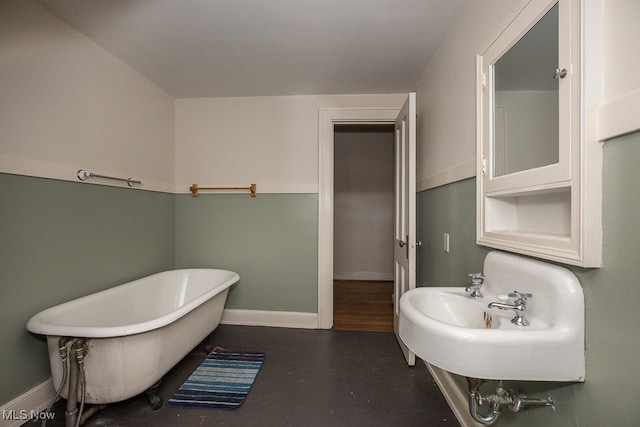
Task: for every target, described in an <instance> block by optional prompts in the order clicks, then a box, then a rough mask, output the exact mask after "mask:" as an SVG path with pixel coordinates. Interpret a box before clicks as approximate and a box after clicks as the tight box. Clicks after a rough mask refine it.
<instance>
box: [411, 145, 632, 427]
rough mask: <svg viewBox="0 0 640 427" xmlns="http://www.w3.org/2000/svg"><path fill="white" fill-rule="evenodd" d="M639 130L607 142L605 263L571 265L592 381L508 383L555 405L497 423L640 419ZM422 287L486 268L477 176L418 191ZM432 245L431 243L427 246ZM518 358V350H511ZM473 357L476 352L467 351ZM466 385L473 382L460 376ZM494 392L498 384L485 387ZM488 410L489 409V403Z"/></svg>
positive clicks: (587, 426)
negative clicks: (478, 229) (478, 232)
mask: <svg viewBox="0 0 640 427" xmlns="http://www.w3.org/2000/svg"><path fill="white" fill-rule="evenodd" d="M638 159H640V133H635V134H631V135H627V136H623V137H620V138H616V139H614V140H611V141H608V142H606V143H605V145H604V168H603V233H604V238H603V246H604V248H603V264H604V266H603V267H602V268H601V269H582V268H578V267H568V268H570V269H571V270H572V271H573V272H574V273H575V274H576V275H577V276H578V277H579V279H580V281H581V283H582V286H583V289H584V294H585V303H586V349H587V350H586V359H587V380H586V382H585V383H578V384H574V383H532V382H523V383H507V385H508V386H509V387H513V388H521V389H523V390H524V391H525V392H526V393H527V394H529V395H531V396H547V395H550V396H551V397H552V398H553V399H554V401H555V403H556V410H555V411H554V410H552V409H549V408H541V409H533V410H526V411H522V412H520V413H517V414H513V413H511V412H509V411H508V410H505V411H503V414H502V415H501V416H500V418H499V419H498V421H497V422H496V424H494V425H497V426H522V427H525V426H526V427H538V426H543V425H544V426H563V427H564V426H576V427H591V426H593V427H600V426H612V427H613V426H616V427H617V426H637V425H640V405H638V399H639V397H640V369H638V355H640V334H639V333H638V328H639V325H640V308H639V307H640V278H639V274H638V266H637V264H638V263H639V262H640V191H638V183H639V182H640V168H639V167H638ZM444 232H449V233H451V252H450V253H449V254H445V253H444V252H443V251H442V233H444ZM418 238H419V239H421V240H422V242H423V249H421V251H420V252H419V254H418V284H419V285H420V286H440V285H445V286H449V285H457V286H459V285H460V284H463V283H466V282H467V280H468V278H467V277H466V274H467V273H468V272H471V271H481V267H482V261H483V259H484V256H485V255H486V253H487V250H486V249H484V248H481V247H479V246H477V245H475V179H469V180H465V181H461V182H458V183H454V184H450V185H447V186H443V187H439V188H435V189H432V190H429V191H425V192H422V193H419V195H418ZM425 243H426V244H425ZM511 356H512V357H514V358H517V357H518V355H517V354H513V355H511ZM468 357H469V358H473V355H472V354H469V355H468ZM456 381H457V382H458V384H459V385H461V386H462V387H463V388H464V390H466V381H465V380H464V379H463V378H462V377H456ZM482 390H483V392H486V393H493V392H494V391H495V382H491V383H488V384H486V385H485V386H483V388H482ZM484 409H485V410H486V408H484Z"/></svg>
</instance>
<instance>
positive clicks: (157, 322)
mask: <svg viewBox="0 0 640 427" xmlns="http://www.w3.org/2000/svg"><path fill="white" fill-rule="evenodd" d="M238 280H239V276H238V275H237V274H236V273H234V272H232V271H226V270H216V269H187V270H172V271H165V272H162V273H158V274H154V275H152V276H148V277H144V278H142V279H138V280H135V281H132V282H129V283H125V284H123V285H120V286H116V287H114V288H111V289H107V290H104V291H101V292H97V293H94V294H91V295H88V296H85V297H82V298H79V299H76V300H73V301H69V302H66V303H63V304H60V305H57V306H55V307H52V308H49V309H47V310H44V311H42V312H40V313H38V314H36V315H35V316H33V317H32V318H31V319H30V320H29V322H28V323H27V329H28V330H29V331H31V332H33V333H36V334H42V335H46V336H47V345H48V349H49V360H50V364H51V376H52V380H53V384H54V386H55V387H58V386H59V385H60V383H61V382H62V381H63V378H64V379H65V380H67V378H66V371H65V369H63V362H62V361H61V355H60V352H59V343H60V342H61V341H60V339H61V338H63V341H66V340H65V338H70V340H68V341H72V340H74V339H76V338H78V339H86V341H84V340H82V341H81V342H82V344H81V345H82V346H83V348H84V351H85V352H86V354H85V355H84V359H83V364H84V368H83V369H84V372H83V374H84V393H83V395H84V402H86V403H91V404H106V403H112V402H119V401H122V400H126V399H128V398H130V397H133V396H136V395H138V394H140V393H142V392H144V391H146V390H147V389H149V388H150V387H152V386H153V385H154V384H156V383H157V382H158V381H159V380H160V379H161V378H162V376H163V375H164V374H165V373H167V372H168V371H169V370H170V369H171V368H172V367H173V366H175V365H176V364H177V363H178V362H179V361H180V360H181V359H182V358H183V357H184V356H185V355H186V354H187V353H188V352H189V351H191V350H192V349H193V348H194V347H195V346H196V345H197V344H198V343H200V342H201V341H202V340H204V338H205V337H206V336H207V335H209V334H210V333H211V332H212V331H213V330H214V329H215V328H216V327H217V326H218V324H219V323H220V318H221V317H222V311H223V309H224V305H225V302H226V298H227V293H228V292H229V287H230V286H231V285H233V284H234V283H236V282H237V281H238ZM76 342H78V341H77V340H76ZM71 357H72V355H71V354H69V358H71ZM63 374H64V375H63ZM67 388H68V387H67V386H65V387H63V389H62V393H61V396H62V397H64V398H67V391H68V390H67Z"/></svg>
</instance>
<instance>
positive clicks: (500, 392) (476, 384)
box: [467, 377, 555, 425]
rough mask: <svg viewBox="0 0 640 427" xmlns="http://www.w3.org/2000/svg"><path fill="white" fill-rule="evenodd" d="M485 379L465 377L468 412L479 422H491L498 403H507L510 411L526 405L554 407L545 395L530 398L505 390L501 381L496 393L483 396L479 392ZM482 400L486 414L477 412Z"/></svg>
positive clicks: (497, 412)
mask: <svg viewBox="0 0 640 427" xmlns="http://www.w3.org/2000/svg"><path fill="white" fill-rule="evenodd" d="M487 381H488V380H483V379H478V378H469V377H467V385H468V387H469V392H468V397H469V413H470V414H471V416H472V417H473V419H474V420H476V421H477V422H479V423H480V424H484V425H491V424H493V423H494V422H495V421H496V420H497V419H498V417H499V416H500V405H507V406H508V408H509V410H511V412H518V411H520V409H522V408H524V407H526V406H533V407H542V406H551V407H552V408H554V409H555V407H554V406H553V399H551V397H547V398H546V399H530V398H528V397H527V396H526V395H524V394H522V393H518V392H515V391H513V390H505V389H504V388H503V387H502V381H500V382H499V383H498V387H497V388H496V394H491V395H488V396H485V397H483V396H482V394H480V386H481V385H482V384H484V383H486V382H487ZM483 401H486V402H487V403H488V404H489V413H488V414H487V415H482V414H480V412H479V407H480V406H482V403H483Z"/></svg>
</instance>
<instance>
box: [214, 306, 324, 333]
mask: <svg viewBox="0 0 640 427" xmlns="http://www.w3.org/2000/svg"><path fill="white" fill-rule="evenodd" d="M220 323H222V324H224V325H244V326H276V327H280V328H301V329H318V314H317V313H299V312H290V311H263V310H236V309H225V310H224V312H223V313H222V320H221V321H220Z"/></svg>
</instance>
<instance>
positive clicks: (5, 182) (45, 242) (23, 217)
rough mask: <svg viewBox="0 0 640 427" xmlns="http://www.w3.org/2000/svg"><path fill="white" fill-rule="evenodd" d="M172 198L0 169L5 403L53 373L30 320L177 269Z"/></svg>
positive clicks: (0, 362)
mask: <svg viewBox="0 0 640 427" xmlns="http://www.w3.org/2000/svg"><path fill="white" fill-rule="evenodd" d="M173 202H174V196H173V195H172V194H165V193H155V192H149V191H140V190H131V189H128V188H115V187H105V186H99V185H92V184H87V183H79V182H78V183H75V182H67V181H56V180H50V179H43V178H32V177H25V176H17V175H9V174H2V173H0V289H1V292H2V296H1V297H0V340H1V342H2V344H1V345H0V383H1V384H2V387H0V404H2V403H3V402H7V401H10V400H11V399H13V398H15V397H16V396H18V395H20V394H22V393H24V392H25V391H26V390H28V389H30V388H32V387H33V386H35V385H36V384H38V383H40V382H41V381H43V380H45V379H46V378H47V377H48V376H49V375H50V373H49V361H48V357H47V348H46V343H45V341H44V339H43V338H42V337H40V336H37V335H32V334H30V333H29V332H28V331H27V330H26V329H25V325H26V323H27V320H28V319H29V318H30V317H31V316H32V315H34V314H36V313H37V312H39V311H41V310H43V309H45V308H48V307H51V306H53V305H56V304H59V303H61V302H64V301H68V300H70V299H73V298H76V297H80V296H83V295H87V294H90V293H93V292H95V291H98V290H101V289H105V288H109V287H112V286H114V285H118V284H120V283H124V282H127V281H130V280H132V279H136V278H139V277H142V276H146V275H148V274H151V273H155V272H158V271H162V270H167V269H171V268H173V264H174V246H175V245H174V232H173V230H174V209H173Z"/></svg>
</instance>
